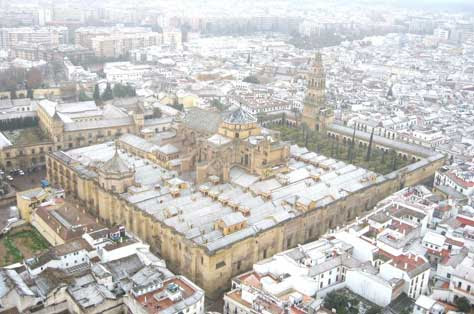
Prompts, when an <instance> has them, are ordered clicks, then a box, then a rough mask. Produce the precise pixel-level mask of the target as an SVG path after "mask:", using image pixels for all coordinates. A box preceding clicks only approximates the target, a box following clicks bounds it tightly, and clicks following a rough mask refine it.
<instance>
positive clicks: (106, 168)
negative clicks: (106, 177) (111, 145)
mask: <svg viewBox="0 0 474 314" xmlns="http://www.w3.org/2000/svg"><path fill="white" fill-rule="evenodd" d="M101 170H102V171H103V172H104V173H108V174H125V173H129V172H131V169H130V167H129V166H128V164H127V162H126V161H124V160H123V159H122V157H120V155H119V153H118V151H115V154H114V156H113V157H112V158H110V159H109V160H107V161H106V162H105V163H104V164H103V166H102V167H101Z"/></svg>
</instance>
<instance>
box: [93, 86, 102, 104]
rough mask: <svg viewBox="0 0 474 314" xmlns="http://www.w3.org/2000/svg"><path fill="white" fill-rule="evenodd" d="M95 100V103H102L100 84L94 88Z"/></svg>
mask: <svg viewBox="0 0 474 314" xmlns="http://www.w3.org/2000/svg"><path fill="white" fill-rule="evenodd" d="M93 97H94V100H95V102H96V103H97V102H100V89H99V84H95V86H94V96H93Z"/></svg>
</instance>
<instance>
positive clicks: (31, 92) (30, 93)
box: [26, 88, 33, 99]
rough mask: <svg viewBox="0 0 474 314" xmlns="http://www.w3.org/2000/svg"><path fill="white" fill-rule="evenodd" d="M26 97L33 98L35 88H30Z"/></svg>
mask: <svg viewBox="0 0 474 314" xmlns="http://www.w3.org/2000/svg"><path fill="white" fill-rule="evenodd" d="M26 98H29V99H33V90H32V89H31V88H28V90H27V91H26Z"/></svg>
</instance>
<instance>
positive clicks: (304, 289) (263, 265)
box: [224, 186, 474, 313]
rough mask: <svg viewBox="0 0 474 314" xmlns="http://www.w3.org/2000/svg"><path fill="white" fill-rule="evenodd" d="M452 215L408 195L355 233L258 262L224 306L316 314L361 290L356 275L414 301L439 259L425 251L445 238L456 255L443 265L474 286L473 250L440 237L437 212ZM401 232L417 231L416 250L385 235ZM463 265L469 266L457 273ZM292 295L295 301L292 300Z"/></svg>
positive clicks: (385, 203) (427, 199)
mask: <svg viewBox="0 0 474 314" xmlns="http://www.w3.org/2000/svg"><path fill="white" fill-rule="evenodd" d="M444 207H445V205H444V201H442V200H440V199H439V198H437V197H436V196H435V195H433V194H432V193H431V192H430V191H429V190H428V189H426V188H425V187H423V186H417V187H413V188H405V189H403V190H401V191H399V192H397V193H394V194H393V195H392V196H390V197H388V198H386V199H384V200H382V201H381V202H379V204H378V205H377V206H376V208H375V209H374V210H373V211H372V212H371V213H368V214H366V215H365V216H363V217H359V218H358V219H357V220H356V222H354V223H352V224H350V225H348V226H347V227H344V228H342V229H341V230H339V231H335V232H334V231H333V232H330V233H328V234H326V235H324V236H323V237H322V239H320V240H317V241H315V242H311V243H307V244H304V245H299V246H298V247H297V248H294V249H290V250H288V251H285V252H281V253H277V254H276V255H274V256H273V257H270V258H268V259H265V260H262V261H260V262H257V263H256V264H254V266H253V269H252V270H251V271H250V272H247V273H244V274H242V275H238V276H236V277H235V278H234V279H233V285H232V287H233V288H232V290H231V291H230V292H228V293H227V294H226V295H225V298H224V299H225V300H226V299H227V300H229V299H230V300H232V302H237V303H238V304H241V306H242V307H243V308H248V307H253V306H255V304H254V303H255V302H258V300H259V299H260V298H263V299H264V300H267V302H270V303H271V304H272V305H273V307H275V309H273V311H270V312H271V313H279V312H280V311H283V309H285V308H286V309H288V310H290V311H291V308H292V307H293V306H297V307H298V308H299V310H300V311H301V312H302V313H311V311H312V309H313V307H314V306H315V305H316V303H315V302H316V298H317V296H320V295H322V296H324V295H326V293H327V291H332V290H334V289H336V290H339V289H342V288H344V287H346V288H348V289H353V288H354V289H358V288H357V285H355V286H354V285H353V283H354V281H353V280H352V279H351V281H349V282H346V281H345V280H346V279H347V276H353V275H354V273H357V274H358V276H364V277H365V279H364V280H369V281H373V282H374V283H377V284H378V285H382V286H385V287H386V288H387V289H391V290H392V293H393V294H392V295H395V297H397V296H398V294H399V293H400V292H402V291H404V292H405V293H406V294H409V291H408V287H409V285H408V283H410V282H411V284H414V283H415V282H418V281H419V280H422V279H420V278H424V277H425V276H429V272H430V269H431V265H430V262H429V261H430V260H429V259H428V257H429V256H430V254H432V251H431V250H430V249H429V247H427V246H426V245H425V243H426V242H428V243H434V242H436V241H432V240H430V239H432V238H437V237H443V239H445V242H444V240H443V243H442V244H440V245H441V246H442V245H444V246H445V247H446V250H447V252H448V253H447V256H448V257H445V258H443V262H442V261H441V260H440V263H444V261H446V263H450V264H449V265H452V267H454V268H455V271H454V272H453V274H452V275H451V276H453V275H454V276H461V277H462V278H465V279H466V280H469V281H470V282H474V271H473V269H474V268H473V265H474V263H473V262H472V258H468V257H466V253H465V250H466V245H467V242H466V241H464V240H460V239H459V238H456V237H454V236H452V235H450V236H448V235H446V236H442V235H441V234H440V233H439V232H440V231H438V230H435V226H436V225H435V223H434V222H433V221H432V219H433V212H434V211H436V210H439V209H440V208H444ZM473 217H474V215H473ZM470 219H471V220H469V219H467V221H470V224H471V225H474V222H473V221H474V219H473V218H472V217H471V218H470ZM400 224H410V225H411V229H410V230H418V233H417V235H416V236H415V237H413V238H412V239H413V241H411V242H410V243H408V245H406V246H403V247H401V248H398V247H396V246H395V245H393V243H390V242H386V241H383V239H382V238H380V235H383V234H384V231H386V230H393V228H397V226H399V225H400ZM430 228H431V229H430ZM398 231H399V232H401V231H400V230H398ZM404 236H405V235H404ZM406 236H407V237H408V236H409V235H408V233H407V235H406ZM420 236H421V238H420ZM423 236H424V237H423ZM448 245H449V248H448ZM390 247H392V248H390ZM463 252H464V253H463ZM445 256H446V255H445ZM456 261H458V262H459V261H463V262H462V263H461V265H459V266H457V267H456V265H457V263H458V262H456ZM344 269H345V270H344ZM349 272H351V275H349ZM402 274H403V275H402ZM335 275H337V276H335ZM421 276H424V277H421ZM358 278H359V277H358ZM416 278H418V279H416ZM328 279H329V286H328V285H327V282H328V281H327V280H328ZM331 280H332V281H331ZM358 280H361V279H360V278H359V279H358ZM448 281H449V279H448ZM325 289H329V290H327V291H326V290H325ZM320 291H321V292H320ZM355 293H360V292H355ZM380 293H382V292H380ZM410 293H411V292H410ZM289 295H291V296H292V297H290V298H288V296H289ZM361 296H362V297H366V298H368V299H369V300H370V301H371V302H378V300H379V299H377V297H374V296H373V295H369V294H368V295H365V294H362V295H361ZM392 300H393V299H392ZM411 302H414V301H411ZM420 302H421V301H420Z"/></svg>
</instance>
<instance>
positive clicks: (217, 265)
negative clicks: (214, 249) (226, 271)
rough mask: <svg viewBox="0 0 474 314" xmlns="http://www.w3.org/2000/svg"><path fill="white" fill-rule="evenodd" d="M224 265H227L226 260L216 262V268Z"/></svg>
mask: <svg viewBox="0 0 474 314" xmlns="http://www.w3.org/2000/svg"><path fill="white" fill-rule="evenodd" d="M224 266H225V262H224V261H222V262H219V263H217V264H216V269H219V268H222V267H224Z"/></svg>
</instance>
